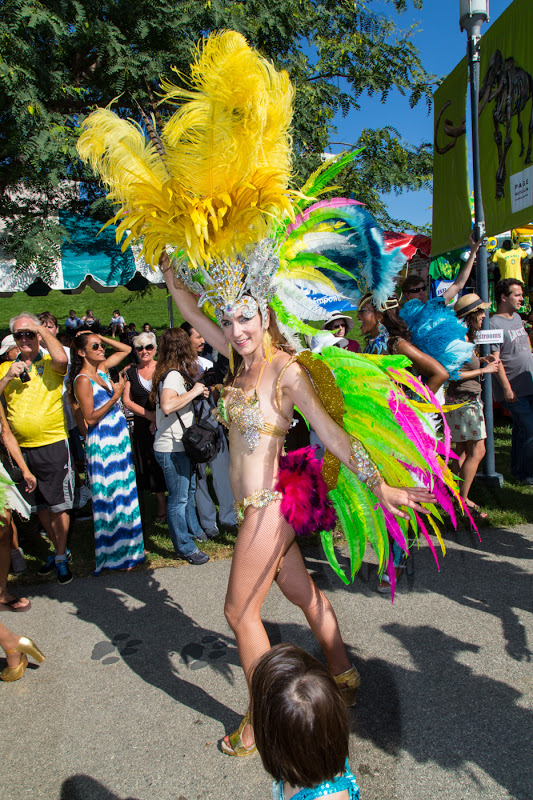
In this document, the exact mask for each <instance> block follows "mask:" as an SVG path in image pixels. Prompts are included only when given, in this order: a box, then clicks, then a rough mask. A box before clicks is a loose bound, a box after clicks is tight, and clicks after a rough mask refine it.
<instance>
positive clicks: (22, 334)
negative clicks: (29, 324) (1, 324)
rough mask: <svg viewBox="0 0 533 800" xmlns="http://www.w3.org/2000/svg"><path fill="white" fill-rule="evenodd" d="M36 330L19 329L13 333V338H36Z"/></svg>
mask: <svg viewBox="0 0 533 800" xmlns="http://www.w3.org/2000/svg"><path fill="white" fill-rule="evenodd" d="M35 336H36V334H35V332H34V331H17V332H16V333H14V334H13V338H14V339H15V341H17V342H18V341H19V340H20V339H35Z"/></svg>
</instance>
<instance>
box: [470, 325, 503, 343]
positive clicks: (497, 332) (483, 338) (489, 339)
mask: <svg viewBox="0 0 533 800" xmlns="http://www.w3.org/2000/svg"><path fill="white" fill-rule="evenodd" d="M502 342H503V328H495V329H494V330H493V331H479V333H478V334H477V335H476V338H475V339H474V343H475V344H501V343H502Z"/></svg>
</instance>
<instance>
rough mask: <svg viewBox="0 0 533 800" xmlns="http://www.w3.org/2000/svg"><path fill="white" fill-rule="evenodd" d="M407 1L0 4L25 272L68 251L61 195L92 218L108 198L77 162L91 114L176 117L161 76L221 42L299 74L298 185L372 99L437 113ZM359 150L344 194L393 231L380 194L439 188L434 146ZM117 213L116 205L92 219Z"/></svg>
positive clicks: (2, 78)
mask: <svg viewBox="0 0 533 800" xmlns="http://www.w3.org/2000/svg"><path fill="white" fill-rule="evenodd" d="M407 4H408V3H407V0H388V6H389V11H390V13H389V14H388V15H385V14H383V13H378V11H376V10H375V9H376V8H377V9H379V8H381V7H383V0H382V2H378V1H377V0H361V1H359V0H358V2H357V3H356V2H355V0H45V2H40V1H39V0H0V53H1V56H0V216H1V217H3V218H4V219H7V220H8V225H7V229H6V230H7V235H8V237H9V244H10V246H13V245H15V247H16V249H17V259H18V262H19V266H20V267H21V268H25V267H26V266H27V265H28V264H29V263H31V262H32V261H35V259H36V258H37V259H38V260H39V262H40V263H41V268H42V270H43V271H44V273H46V271H47V270H48V268H49V264H48V266H47V265H46V264H44V262H43V260H42V259H40V258H39V252H41V253H42V252H43V250H44V249H47V248H49V247H52V248H53V247H55V245H56V244H57V243H59V242H60V240H61V236H62V234H63V231H62V230H61V229H60V228H59V227H57V226H56V228H55V234H54V222H53V220H54V219H55V217H54V214H55V213H56V212H55V211H54V209H55V207H56V205H57V202H58V196H59V201H60V202H61V203H63V205H68V206H69V207H70V208H78V209H81V208H83V207H84V206H85V207H87V206H88V204H90V203H91V202H92V201H94V199H95V198H97V197H98V196H99V194H100V191H99V189H98V186H97V185H96V184H95V181H94V178H93V176H92V175H90V174H89V173H88V171H87V170H86V169H85V168H84V167H83V166H82V165H81V164H80V162H79V160H78V158H77V155H76V151H75V143H76V139H77V137H78V126H79V124H80V122H81V120H82V119H83V117H84V116H85V115H86V114H87V113H88V112H89V111H90V110H92V109H93V108H94V107H96V106H103V105H107V104H108V103H110V102H111V101H113V100H114V99H116V105H115V106H114V108H115V110H116V111H117V113H119V114H120V115H123V116H128V117H132V118H134V119H137V120H139V119H140V114H139V110H138V104H139V105H141V106H142V107H143V108H144V109H146V110H147V111H148V112H153V113H155V115H156V118H159V119H160V120H162V119H164V118H165V116H166V115H167V114H168V113H170V111H171V109H169V108H165V107H163V106H158V99H159V98H158V86H159V79H160V77H161V76H167V75H168V74H169V70H170V67H171V66H175V67H177V69H178V70H180V71H181V72H182V73H183V74H184V76H186V74H187V71H188V65H189V62H190V55H191V50H192V48H193V47H194V46H195V45H196V43H197V41H198V40H199V39H200V38H201V36H202V35H206V34H208V33H210V32H211V31H214V30H220V29H222V28H233V29H234V30H237V31H239V32H241V33H242V34H244V35H245V36H246V38H247V39H248V41H249V42H250V44H251V45H252V46H254V47H256V48H257V49H258V50H259V51H260V52H262V53H263V54H264V55H266V56H267V57H269V58H271V59H272V60H273V61H274V62H275V64H276V65H277V66H278V67H279V68H284V69H287V70H288V72H289V74H290V76H291V79H292V81H293V83H294V85H295V86H296V89H297V93H296V102H295V115H294V129H293V141H294V149H295V162H294V170H295V176H294V180H295V183H296V184H298V183H300V182H301V181H302V180H304V179H305V177H306V176H307V174H309V172H310V171H311V170H312V169H314V168H315V167H316V165H317V164H318V162H319V160H320V157H321V154H322V153H323V152H325V151H327V150H328V149H329V145H330V142H331V141H332V140H334V139H335V127H334V122H333V120H334V117H335V115H336V114H338V113H341V114H347V113H348V112H349V111H350V110H352V109H358V108H359V105H358V102H359V99H360V98H361V95H362V94H363V93H368V94H370V95H372V94H377V95H378V96H380V97H381V99H382V100H383V101H385V100H386V99H387V96H388V94H389V93H390V92H391V91H393V90H398V91H400V92H401V93H402V94H405V95H406V96H407V97H408V99H409V102H410V104H411V105H415V104H416V103H418V102H420V101H425V102H426V103H427V104H428V106H429V104H430V102H431V92H432V84H433V80H434V79H433V76H430V75H428V74H427V73H426V72H425V70H424V68H423V67H422V64H421V62H420V58H419V54H418V51H417V49H416V47H415V45H414V43H413V41H412V39H413V33H414V32H415V31H414V30H413V29H412V28H408V29H407V30H405V31H402V30H401V29H399V28H398V26H397V20H398V19H399V18H398V13H399V12H402V11H404V10H405V9H406V7H407ZM411 5H413V6H414V7H420V5H421V0H412V3H411ZM348 144H350V145H353V146H360V145H362V144H364V145H365V150H364V151H363V153H362V154H361V155H360V156H359V157H358V159H357V161H356V162H355V164H354V166H353V167H352V168H351V169H349V170H347V174H346V175H345V176H344V179H343V189H344V190H345V191H346V192H353V193H354V196H356V197H357V198H358V199H360V200H362V201H364V202H365V203H367V204H368V206H369V208H370V210H371V211H373V213H374V214H375V215H376V216H377V217H378V219H379V220H380V221H381V222H382V223H384V224H391V222H392V221H391V220H390V219H389V218H388V215H387V211H386V208H385V206H384V204H383V202H382V200H381V198H380V193H381V192H385V191H390V190H393V191H396V192H401V191H404V190H405V189H413V188H421V187H427V186H428V185H429V182H430V175H431V156H430V153H431V149H430V146H429V145H426V144H424V145H419V146H415V145H409V144H406V143H404V142H402V141H401V137H400V136H399V135H398V134H397V132H396V131H395V130H394V129H393V128H384V129H381V130H368V129H365V130H362V131H360V132H359V134H355V135H354V141H353V142H349V143H348ZM65 181H68V182H69V183H68V186H72V182H77V181H83V185H84V190H83V192H82V193H81V195H82V196H81V198H80V197H79V196H78V195H77V194H76V193H71V192H70V191H64V190H63V189H60V190H58V187H59V186H64V185H65V184H64V183H63V182H65ZM21 187H24V191H22V192H21ZM71 195H72V196H71ZM108 211H109V209H107V208H106V205H105V203H104V204H100V206H99V207H97V208H93V209H92V212H91V213H93V214H95V215H96V216H99V217H100V218H102V219H103V218H105V217H106V215H107V214H108ZM39 230H41V231H42V236H43V240H42V242H41V244H38V245H35V243H32V242H31V241H29V240H30V239H32V238H35V237H36V236H39ZM54 235H55V239H54ZM43 243H45V245H46V247H43Z"/></svg>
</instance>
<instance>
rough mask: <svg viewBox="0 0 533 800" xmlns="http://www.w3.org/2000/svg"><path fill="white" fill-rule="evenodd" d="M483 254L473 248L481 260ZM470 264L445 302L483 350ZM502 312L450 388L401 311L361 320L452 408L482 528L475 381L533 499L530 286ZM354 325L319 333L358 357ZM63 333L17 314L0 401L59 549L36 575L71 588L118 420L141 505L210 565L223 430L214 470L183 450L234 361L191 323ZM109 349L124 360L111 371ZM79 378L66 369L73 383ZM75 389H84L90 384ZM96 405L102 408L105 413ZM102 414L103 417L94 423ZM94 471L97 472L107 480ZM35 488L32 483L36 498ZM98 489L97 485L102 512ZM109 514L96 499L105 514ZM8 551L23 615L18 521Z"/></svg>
mask: <svg viewBox="0 0 533 800" xmlns="http://www.w3.org/2000/svg"><path fill="white" fill-rule="evenodd" d="M476 249H477V248H475V247H473V252H474V253H475V250H476ZM472 263H473V258H472V259H469V260H468V262H467V264H465V266H464V267H463V269H462V270H461V272H460V273H459V275H458V277H457V279H456V281H455V282H454V283H453V284H452V285H451V286H450V287H449V288H448V289H447V294H448V295H449V297H447V296H445V297H444V298H443V300H442V301H440V302H444V303H447V302H449V301H450V300H451V299H453V298H455V297H456V296H457V295H459V296H460V295H461V292H466V294H465V293H463V296H460V297H459V299H458V300H457V302H456V304H455V312H456V315H457V317H458V318H459V319H460V320H462V321H464V322H465V323H466V327H467V332H466V337H465V338H466V340H467V341H469V342H475V337H476V334H477V332H478V331H479V330H480V328H481V325H482V321H483V318H484V317H485V314H486V313H487V305H488V304H487V303H483V302H482V301H481V299H480V298H479V297H478V295H476V294H475V293H473V292H471V291H469V290H468V289H465V288H464V287H465V285H466V283H467V282H468V280H469V277H470V270H471V267H472ZM426 293H427V285H426V282H425V281H424V280H423V279H422V278H421V277H420V276H418V275H416V274H415V275H411V276H409V277H408V278H407V279H406V280H405V281H404V283H403V284H402V286H401V298H400V302H409V301H410V300H419V301H421V302H422V303H424V302H426V300H427V296H426ZM496 301H497V312H496V314H494V315H493V316H492V318H491V320H490V326H491V328H493V329H497V330H500V331H502V342H501V343H499V344H494V345H492V351H493V352H492V354H491V355H490V356H489V357H488V358H486V359H480V357H479V355H478V354H477V352H476V351H475V350H474V353H473V354H472V357H471V359H470V360H469V361H468V362H466V363H465V364H464V365H463V367H462V369H461V374H460V379H458V380H454V381H450V380H447V379H448V374H447V372H446V370H444V369H443V367H442V366H441V364H440V363H439V362H438V361H437V360H435V359H433V358H432V357H431V356H430V355H428V354H427V353H424V352H421V351H420V350H418V348H416V347H415V346H414V345H413V344H412V342H411V341H410V339H411V336H410V331H409V328H408V327H407V325H406V324H405V322H404V321H403V320H402V319H401V318H400V316H399V314H398V310H399V309H398V308H397V307H391V308H389V309H387V310H385V311H383V312H382V311H378V310H376V308H374V306H373V305H372V301H371V298H369V299H365V298H363V300H362V302H361V303H360V305H359V307H358V311H357V317H358V320H359V325H360V331H361V334H362V336H363V337H364V339H365V344H364V345H363V346H364V352H366V353H372V354H401V355H405V356H407V357H408V358H409V359H410V361H411V362H412V365H413V367H412V369H413V371H414V372H415V373H416V374H417V375H419V376H421V377H422V379H423V381H424V382H425V383H426V384H427V385H428V387H429V388H430V389H431V390H432V391H434V392H437V391H438V390H439V388H440V387H441V386H442V385H444V386H445V388H446V403H447V404H448V405H450V406H457V408H454V409H451V410H450V411H448V412H447V420H448V423H449V426H450V429H451V437H452V442H453V443H454V449H455V450H456V453H457V455H458V456H459V461H458V464H457V467H456V469H457V471H458V474H459V477H460V478H461V483H460V494H461V496H462V498H463V500H464V502H465V503H466V505H467V506H468V507H469V508H470V510H471V512H472V513H477V514H478V515H479V516H481V517H485V516H486V514H485V513H484V512H483V511H482V510H481V509H479V508H478V507H477V506H476V504H475V503H473V501H471V500H470V498H469V491H470V488H471V485H472V482H473V480H474V477H475V474H476V471H477V469H478V467H479V464H480V462H481V460H482V458H483V456H484V453H485V444H484V440H485V438H486V431H485V425H484V418H483V405H482V402H481V398H480V395H481V383H480V381H481V380H483V378H484V376H485V375H486V374H488V373H492V374H493V376H494V379H493V387H494V390H493V392H494V399H495V401H496V402H497V403H499V404H500V405H501V406H502V407H503V408H504V409H506V410H507V411H508V413H509V415H510V417H511V422H512V452H511V474H512V476H513V477H514V478H515V479H516V480H518V481H521V482H523V483H525V484H529V485H533V457H532V452H533V450H532V445H533V355H532V351H531V344H530V339H529V336H528V333H527V332H526V328H525V327H524V321H523V319H522V317H521V316H520V314H519V309H520V308H522V307H523V302H524V298H523V284H522V283H521V282H520V281H518V280H517V279H515V278H506V279H504V280H500V281H499V283H498V284H497V286H496ZM353 324H354V323H353V319H352V317H351V316H349V315H346V314H343V313H334V314H330V315H329V316H328V318H327V319H326V320H325V322H324V323H323V326H322V328H323V330H326V331H331V337H330V338H331V342H329V340H328V343H331V344H337V346H339V347H344V348H347V349H348V350H351V351H355V352H359V351H360V349H361V348H360V346H359V343H358V342H357V341H356V340H355V339H354V338H347V336H348V334H349V333H350V332H351V330H352V328H353ZM64 328H65V329H64V332H60V328H59V324H58V321H57V319H56V318H55V317H54V315H53V314H51V313H49V312H43V313H42V314H40V315H39V317H36V316H34V315H33V314H30V313H21V314H18V315H17V316H16V317H14V318H13V319H12V320H11V321H10V329H11V333H10V334H9V335H8V336H6V337H4V339H3V340H2V342H1V344H0V361H2V362H3V363H0V394H1V395H2V402H3V407H4V409H5V422H4V424H3V431H2V439H3V443H4V457H3V461H4V464H5V460H6V456H7V451H8V450H9V447H7V443H8V442H9V443H10V444H11V449H14V447H18V448H20V453H21V457H22V459H23V462H24V465H25V471H24V475H23V476H21V475H19V478H20V482H19V483H20V485H19V489H20V490H21V494H22V495H23V496H24V497H25V498H26V499H27V502H28V503H29V506H30V508H31V512H32V513H35V514H37V516H38V518H39V521H40V524H41V527H42V529H43V532H44V533H45V534H46V536H47V537H48V539H49V541H50V543H51V551H50V555H49V557H48V558H47V560H46V561H45V563H44V564H43V565H42V566H41V567H40V568H39V570H38V574H39V575H52V574H53V573H54V572H55V573H56V575H57V580H58V582H59V583H60V584H65V583H68V582H70V581H71V580H72V572H71V569H70V565H69V562H70V560H71V554H70V551H69V550H68V548H67V535H68V531H69V525H70V522H71V517H72V515H73V509H75V508H77V507H81V506H83V505H84V504H86V503H87V501H88V499H89V498H90V497H91V480H90V476H91V468H90V465H89V468H88V464H87V457H86V450H87V440H88V439H89V440H90V439H91V436H92V437H93V438H94V437H95V430H96V425H97V423H99V422H100V420H101V419H102V418H105V417H106V416H107V415H108V414H109V413H110V411H111V408H115V411H114V412H113V413H115V412H116V413H117V414H118V415H123V411H124V412H125V413H126V415H127V417H128V419H129V421H130V424H129V434H130V437H131V442H132V450H133V462H132V463H133V465H134V473H133V474H134V481H136V487H137V489H136V491H137V490H138V491H139V492H149V493H153V494H154V496H155V501H156V511H155V517H154V520H153V521H154V522H155V523H156V524H160V525H167V526H168V531H169V536H170V539H171V541H172V544H173V546H174V549H175V552H176V554H177V555H178V556H180V557H182V558H184V559H186V560H187V561H189V562H190V563H191V564H196V565H200V564H204V563H206V562H207V561H208V555H207V554H206V553H204V552H203V551H202V550H201V549H200V547H199V545H201V543H202V542H205V541H207V540H209V539H214V538H215V537H217V536H218V535H219V533H220V530H221V529H224V530H230V531H232V532H236V530H237V519H236V516H235V511H234V508H233V494H232V491H231V485H230V481H229V446H228V442H227V439H226V436H225V434H224V432H223V431H222V430H220V436H219V439H220V445H219V448H218V451H217V454H216V456H215V458H214V459H213V460H212V461H211V462H210V464H209V465H208V466H206V465H205V464H198V465H193V464H191V462H190V460H189V458H188V456H187V455H186V453H185V450H184V447H183V444H182V436H183V430H184V429H186V428H187V427H189V426H190V425H191V424H192V422H193V420H194V419H196V418H198V416H205V417H206V418H209V419H213V415H212V412H213V410H214V408H215V406H216V403H217V400H218V390H217V388H216V387H217V385H220V383H222V382H223V380H224V377H225V374H226V372H227V369H228V362H227V359H225V358H224V357H223V356H222V355H219V354H217V353H212V352H211V351H210V349H209V348H207V346H206V344H205V341H204V339H203V338H202V337H201V336H200V335H199V334H198V332H197V331H196V330H195V329H194V328H193V327H192V326H191V325H190V324H189V323H187V322H184V323H183V324H182V325H181V328H172V329H169V330H167V331H165V332H164V333H163V335H162V337H161V340H160V342H159V343H158V340H157V337H156V334H155V332H154V331H153V328H152V326H151V325H150V323H148V322H145V323H144V324H143V325H142V328H141V333H139V332H138V330H137V326H136V325H135V323H126V321H125V319H124V317H123V316H122V315H121V314H120V311H119V310H118V309H116V310H115V311H114V312H113V315H112V317H111V319H110V322H109V325H108V326H103V325H102V322H101V320H100V319H99V318H98V317H95V315H94V314H93V312H92V310H91V309H87V311H86V313H85V314H84V315H83V316H81V317H80V316H78V315H77V313H76V311H75V310H71V311H70V312H69V316H68V317H67V319H66V320H65V325H64ZM104 333H108V334H110V338H105V337H104V335H103V334H104ZM325 338H327V337H322V340H325ZM320 341H321V338H320V337H317V339H316V340H313V342H309V343H308V344H309V345H310V346H311V347H312V348H313V349H320V344H317V342H320ZM61 342H63V344H62V343H61ZM67 344H68V345H69V346H67ZM158 344H159V352H158ZM106 349H107V351H109V350H111V351H113V353H115V354H116V355H113V353H112V354H111V356H107V357H106ZM207 355H209V356H210V358H208V357H206V356H207ZM126 358H127V359H128V360H129V362H130V363H129V365H128V366H127V367H126V369H125V370H123V371H122V373H120V374H117V373H118V370H117V364H118V361H121V360H123V359H126ZM73 360H74V361H76V363H77V364H78V372H77V374H80V375H85V377H84V378H83V380H84V381H86V382H87V387H88V388H87V387H85V388H86V389H87V392H88V393H89V394H90V395H91V399H90V402H89V401H88V400H87V399H84V400H82V402H81V403H80V399H81V398H80V397H77V394H78V392H77V390H74V389H72V390H71V392H70V397H69V396H68V394H67V393H66V392H65V385H66V379H67V375H68V368H69V363H73ZM100 361H101V362H102V365H103V366H101V367H100V366H99V362H100ZM93 362H94V363H93ZM97 362H98V363H97ZM115 362H116V363H115ZM80 365H81V366H80ZM72 371H73V370H72V368H71V382H72ZM111 377H112V378H113V380H114V381H115V383H113V382H112V380H111ZM80 380H81V379H80ZM71 385H72V384H71ZM79 386H80V387H81V388H83V386H82V384H81V383H80V384H79ZM84 386H85V384H84ZM91 387H92V388H91ZM93 390H94V391H93ZM84 391H85V389H84ZM82 394H83V393H82ZM100 394H101V395H102V397H101V398H100V399H101V401H102V402H101V403H100V400H98V401H97V395H100ZM93 395H94V396H93ZM89 405H90V408H89ZM104 406H105V409H104V413H103V414H102V413H101V411H100V412H98V408H100V410H101V409H102V408H103V407H104ZM108 406H109V408H108ZM95 415H96V416H98V420H96V416H95ZM93 417H95V418H94V419H93ZM108 422H109V420H108ZM121 424H122V423H121ZM124 424H125V423H124ZM213 424H215V423H214V422H213ZM311 436H313V432H311ZM10 437H12V439H11V438H10ZM12 442H14V443H15V445H13V444H12ZM94 469H96V470H97V471H98V470H99V469H100V466H98V467H97V468H96V467H94ZM94 469H93V472H94ZM102 469H103V467H102ZM29 476H34V480H35V483H34V484H32V483H31V480H29ZM94 482H95V478H94V475H93V478H92V483H93V487H92V488H93V492H92V500H93V508H94V503H95V493H94ZM167 494H168V498H167ZM135 496H137V495H135ZM101 502H102V498H99V499H98V503H101ZM135 502H137V500H136V501H135ZM112 517H113V514H112V513H110V516H109V519H108V521H107V523H106V524H107V525H108V527H110V528H113V521H112ZM98 527H101V526H100V525H99V526H98ZM95 528H96V526H95ZM104 535H107V534H106V533H105V531H104ZM141 536H142V533H141ZM97 538H98V536H97ZM8 540H9V548H8V547H7V545H6V542H7V541H8ZM0 544H1V547H0V559H1V561H2V564H0V602H7V601H9V602H11V604H12V606H13V607H15V608H16V610H23V609H24V608H25V607H27V604H26V602H25V598H21V599H19V598H15V599H13V598H12V596H11V595H8V593H7V591H6V587H5V581H4V580H3V577H4V574H5V577H7V568H8V566H7V564H6V559H7V561H9V558H11V569H12V571H13V572H15V573H17V574H18V573H20V572H22V571H23V570H24V569H25V564H24V559H23V552H22V549H21V548H20V546H19V543H18V539H17V529H16V525H15V523H14V522H13V521H11V522H10V526H9V531H7V532H4V534H3V538H1V537H0ZM97 552H98V546H97ZM398 557H399V558H401V554H398ZM97 560H98V556H97ZM139 560H141V559H140V557H139ZM400 566H401V564H399V565H398V567H400ZM108 568H113V565H111V566H110V567H108ZM385 583H386V580H385ZM383 588H384V589H387V587H386V586H384V587H383Z"/></svg>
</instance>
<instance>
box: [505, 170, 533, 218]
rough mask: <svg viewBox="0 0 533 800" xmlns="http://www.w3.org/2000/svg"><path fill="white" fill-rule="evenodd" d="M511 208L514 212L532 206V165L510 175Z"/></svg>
mask: <svg viewBox="0 0 533 800" xmlns="http://www.w3.org/2000/svg"><path fill="white" fill-rule="evenodd" d="M509 183H510V185H511V210H512V212H513V214H514V213H516V212H517V211H522V209H524V208H529V207H530V206H533V166H531V167H527V168H526V169H523V170H522V172H516V173H515V174H514V175H511V179H510V181H509Z"/></svg>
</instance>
